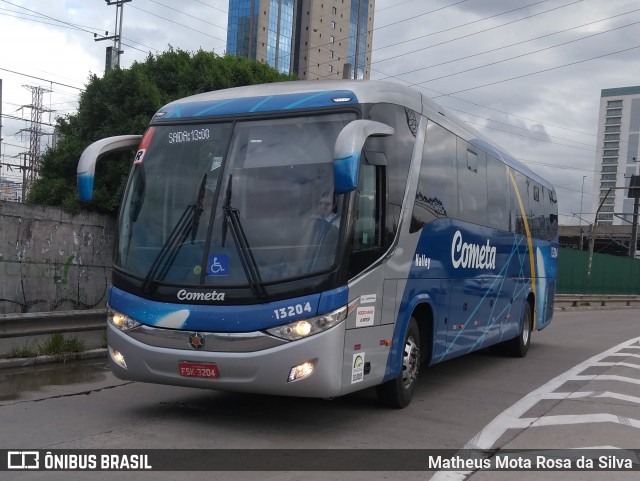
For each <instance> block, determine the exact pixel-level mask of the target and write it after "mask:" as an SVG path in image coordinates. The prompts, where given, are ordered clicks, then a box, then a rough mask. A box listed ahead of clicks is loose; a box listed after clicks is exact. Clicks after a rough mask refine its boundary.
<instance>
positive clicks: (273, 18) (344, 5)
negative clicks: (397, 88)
mask: <svg viewBox="0 0 640 481" xmlns="http://www.w3.org/2000/svg"><path fill="white" fill-rule="evenodd" d="M374 8H375V0H229V22H228V29H227V53H228V54H230V55H238V56H243V57H248V58H252V59H256V60H259V61H261V62H266V63H268V64H269V65H270V66H271V67H273V68H275V69H277V70H278V71H280V72H282V73H286V74H293V75H297V76H298V77H299V78H301V79H308V80H316V79H337V78H357V79H368V78H369V77H370V72H371V42H372V37H373V11H374Z"/></svg>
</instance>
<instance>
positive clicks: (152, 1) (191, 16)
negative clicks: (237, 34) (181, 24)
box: [148, 0, 227, 31]
mask: <svg viewBox="0 0 640 481" xmlns="http://www.w3.org/2000/svg"><path fill="white" fill-rule="evenodd" d="M148 1H149V2H151V3H155V4H157V5H161V6H163V7H164V8H168V9H169V10H173V11H174V12H177V13H179V14H181V15H184V16H186V17H190V18H194V19H196V20H199V21H200V22H204V23H208V24H209V25H213V26H214V27H217V28H220V29H222V30H225V31H226V30H227V28H226V27H221V26H220V25H217V24H215V23H213V22H208V21H207V20H204V19H202V18H200V17H196V16H195V15H191V14H189V13H185V12H182V11H180V10H178V9H177V8H173V7H170V6H169V5H165V4H164V3H161V2H158V1H157V0H148ZM205 5H206V4H205ZM207 6H210V5H207ZM212 8H213V7H212Z"/></svg>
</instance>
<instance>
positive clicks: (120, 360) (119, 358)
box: [109, 348, 127, 369]
mask: <svg viewBox="0 0 640 481" xmlns="http://www.w3.org/2000/svg"><path fill="white" fill-rule="evenodd" d="M109 351H110V352H111V359H113V361H114V362H115V363H116V364H118V365H119V366H122V367H124V368H125V369H126V368H127V363H126V362H125V360H124V356H123V355H122V353H121V352H120V351H116V350H115V349H111V348H110V349H109Z"/></svg>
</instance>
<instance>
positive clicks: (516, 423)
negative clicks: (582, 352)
mask: <svg viewBox="0 0 640 481" xmlns="http://www.w3.org/2000/svg"><path fill="white" fill-rule="evenodd" d="M623 349H640V337H636V338H635V339H630V340H628V341H625V342H623V343H620V344H618V345H617V346H614V347H612V348H611V349H608V350H606V351H604V352H601V353H600V354H596V355H595V356H593V357H591V358H589V359H587V360H586V361H584V362H581V363H580V364H578V365H576V366H574V367H573V368H571V369H569V370H568V371H565V372H564V373H562V374H560V375H559V376H557V377H555V378H553V379H552V380H550V381H549V382H547V383H546V384H544V385H542V386H540V387H539V388H538V389H536V390H534V391H532V392H530V393H529V394H527V395H526V396H525V397H523V398H522V399H520V400H519V401H517V402H516V403H514V404H512V405H511V406H510V407H508V408H507V409H505V410H504V411H503V412H502V413H500V414H498V416H496V417H495V418H494V419H493V420H492V421H491V422H490V423H489V424H487V425H486V426H485V427H484V428H483V429H482V430H481V431H480V432H479V433H478V434H476V435H475V436H474V437H473V438H471V439H470V440H469V441H468V442H467V443H466V444H465V446H464V448H462V450H461V451H462V452H464V451H466V450H489V449H492V448H493V447H494V444H495V443H496V442H497V441H498V439H500V437H502V435H503V434H504V433H506V432H507V430H509V429H526V428H528V427H531V426H534V425H535V426H556V425H562V424H578V423H585V422H614V423H618V424H623V425H625V426H631V427H633V428H638V429H640V421H639V420H636V419H629V418H625V417H622V416H616V415H613V414H606V413H605V414H584V415H573V416H572V415H568V416H547V417H548V418H550V420H549V421H544V419H545V416H540V417H539V418H523V417H522V416H523V415H524V414H525V413H526V412H527V411H529V410H530V409H531V408H533V407H534V406H535V405H536V404H537V403H538V402H540V401H542V400H544V399H556V398H555V397H550V396H555V395H561V394H564V393H556V392H554V391H556V390H557V389H559V388H560V387H561V386H562V385H563V384H565V383H567V382H569V381H593V380H604V381H619V382H625V383H631V384H640V379H634V378H629V377H625V376H616V375H600V374H598V375H582V374H581V373H582V372H584V371H586V370H587V369H589V368H590V367H594V365H597V364H598V363H603V362H604V359H606V358H607V357H622V356H624V357H636V356H637V354H631V353H621V352H620V351H622V350H623ZM581 394H582V393H581ZM616 396H623V395H621V394H616ZM607 397H611V396H607ZM579 421H580V422H579ZM576 447H577V446H576ZM497 448H500V446H498V447H497ZM570 448H574V447H568V449H570ZM473 472H474V471H470V470H468V471H438V472H436V473H435V474H434V475H433V476H432V477H431V481H463V480H464V479H466V478H467V477H468V476H469V475H471V474H473Z"/></svg>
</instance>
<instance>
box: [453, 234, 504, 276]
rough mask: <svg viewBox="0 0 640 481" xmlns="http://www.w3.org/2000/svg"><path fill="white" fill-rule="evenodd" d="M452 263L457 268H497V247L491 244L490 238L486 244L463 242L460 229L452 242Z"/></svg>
mask: <svg viewBox="0 0 640 481" xmlns="http://www.w3.org/2000/svg"><path fill="white" fill-rule="evenodd" d="M451 263H452V264H453V267H454V268H456V269H459V268H460V267H463V268H469V269H495V268H496V248H495V247H492V246H491V245H490V243H489V239H487V244H486V245H480V244H470V243H467V242H463V241H462V233H461V232H460V231H459V230H458V231H456V233H455V234H454V236H453V242H452V243H451Z"/></svg>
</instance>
